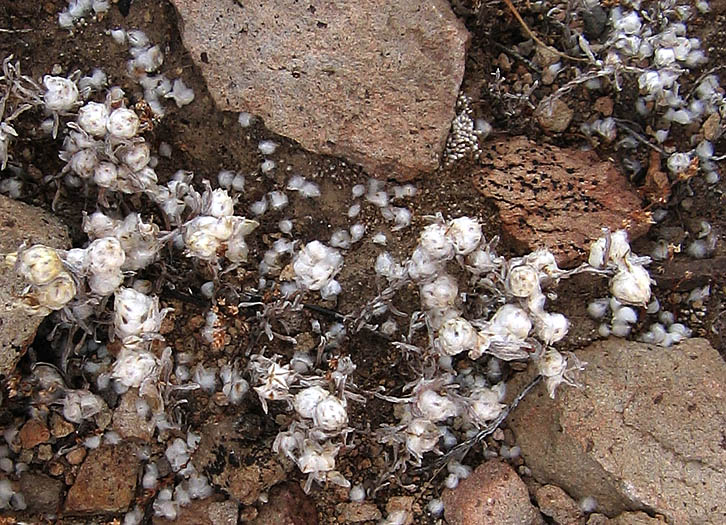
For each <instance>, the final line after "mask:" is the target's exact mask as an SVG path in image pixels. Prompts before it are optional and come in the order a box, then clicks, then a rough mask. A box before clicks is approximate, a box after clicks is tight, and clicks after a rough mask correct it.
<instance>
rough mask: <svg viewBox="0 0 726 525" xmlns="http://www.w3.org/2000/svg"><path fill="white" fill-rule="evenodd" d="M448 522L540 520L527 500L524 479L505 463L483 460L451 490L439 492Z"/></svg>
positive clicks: (476, 524)
mask: <svg viewBox="0 0 726 525" xmlns="http://www.w3.org/2000/svg"><path fill="white" fill-rule="evenodd" d="M442 499H443V501H444V516H445V517H446V521H447V523H449V525H534V524H540V523H544V521H543V520H542V516H541V515H540V513H539V512H538V511H537V509H536V508H535V507H534V506H533V505H532V503H531V502H530V501H529V492H528V491H527V487H526V486H525V484H524V482H523V481H522V480H521V479H520V478H519V476H518V475H517V473H516V472H515V471H514V470H513V469H512V467H510V466H509V465H508V464H506V463H503V462H501V461H497V460H490V461H487V462H486V463H483V464H482V465H480V466H479V467H477V469H476V470H475V471H474V472H473V473H472V474H471V476H469V477H468V478H467V479H465V480H463V481H461V482H460V483H459V486H458V487H456V489H454V490H449V489H446V490H444V494H443V495H442Z"/></svg>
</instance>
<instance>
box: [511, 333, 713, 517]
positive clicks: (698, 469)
mask: <svg viewBox="0 0 726 525" xmlns="http://www.w3.org/2000/svg"><path fill="white" fill-rule="evenodd" d="M577 355H578V357H579V358H580V359H581V360H582V361H585V362H587V363H588V365H587V367H586V368H585V370H584V372H582V373H581V374H580V377H579V381H580V382H581V383H582V385H583V388H581V389H577V388H562V389H560V390H558V393H557V398H556V399H555V400H552V399H550V398H549V396H548V395H547V392H546V390H545V389H544V388H542V385H539V386H538V387H537V388H535V389H534V390H533V391H532V392H531V393H530V394H529V395H528V396H527V397H526V398H525V399H524V401H523V402H522V403H521V404H520V405H519V407H517V410H515V411H514V413H513V415H512V416H510V422H509V424H510V427H511V428H512V429H513V430H514V432H515V434H516V437H517V443H518V444H519V446H520V447H521V449H522V455H523V457H524V459H525V461H526V463H527V466H528V467H529V468H530V469H531V470H532V473H533V475H534V477H535V478H536V479H537V480H538V481H539V482H540V483H552V484H555V485H558V486H560V487H562V488H563V489H564V490H565V491H566V492H567V493H568V494H570V495H572V496H573V497H574V498H576V499H580V498H583V497H586V496H592V497H594V498H595V499H596V500H597V502H598V509H599V510H600V511H602V512H604V513H605V514H608V515H611V516H612V515H617V514H619V513H621V512H624V511H631V510H648V512H649V513H653V512H654V513H657V514H661V515H663V516H664V517H665V519H666V521H667V522H668V523H699V524H714V525H715V524H722V523H726V448H724V446H723V443H724V430H723V429H724V423H725V422H726V403H725V401H726V364H724V361H723V359H722V358H721V356H720V355H719V354H718V352H717V351H716V350H714V349H713V348H712V347H711V346H710V345H709V343H708V341H706V340H705V339H688V340H686V341H684V342H682V343H681V344H679V345H678V346H676V347H673V348H669V349H667V350H664V349H663V348H660V347H656V346H649V345H645V344H642V343H636V342H631V341H624V340H622V339H609V340H606V341H600V342H597V343H595V344H593V345H591V346H589V347H588V348H586V349H585V350H582V351H579V352H578V353H577ZM525 375H526V374H521V376H525ZM522 381H526V378H522V379H519V378H515V379H514V380H513V381H512V382H511V384H510V387H511V389H510V391H511V392H517V391H519V388H520V387H521V385H520V384H519V383H520V382H522Z"/></svg>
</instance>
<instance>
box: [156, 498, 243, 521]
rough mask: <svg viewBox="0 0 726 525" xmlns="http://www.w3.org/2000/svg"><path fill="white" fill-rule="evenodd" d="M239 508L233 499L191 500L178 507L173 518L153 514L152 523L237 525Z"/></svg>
mask: <svg viewBox="0 0 726 525" xmlns="http://www.w3.org/2000/svg"><path fill="white" fill-rule="evenodd" d="M238 514H239V509H238V507H237V503H235V502H234V501H229V500H227V501H215V500H214V498H207V499H204V500H193V501H192V502H191V503H190V504H189V505H187V506H186V507H180V508H179V513H178V515H177V518H176V519H175V520H168V519H166V518H163V517H161V516H154V518H153V519H152V521H151V522H152V523H153V525H165V524H174V525H237V516H238Z"/></svg>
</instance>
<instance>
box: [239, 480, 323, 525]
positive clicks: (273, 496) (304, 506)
mask: <svg viewBox="0 0 726 525" xmlns="http://www.w3.org/2000/svg"><path fill="white" fill-rule="evenodd" d="M270 523H274V524H275V525H317V523H318V513H317V511H316V510H315V504H314V503H313V500H312V499H310V497H309V496H307V495H306V494H305V493H304V492H303V491H302V489H301V488H300V485H298V484H297V483H291V482H287V483H281V484H280V485H276V486H274V487H273V488H272V489H271V490H270V499H269V501H268V502H267V503H266V504H265V505H264V506H263V507H262V508H261V509H260V513H259V514H258V515H257V517H256V518H255V519H253V520H252V521H250V525H268V524H270Z"/></svg>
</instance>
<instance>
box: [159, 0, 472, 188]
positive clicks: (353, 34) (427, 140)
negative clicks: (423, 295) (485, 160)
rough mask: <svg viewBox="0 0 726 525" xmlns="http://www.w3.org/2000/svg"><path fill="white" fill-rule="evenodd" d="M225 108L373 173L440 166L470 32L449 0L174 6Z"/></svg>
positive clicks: (228, 0) (191, 1)
mask: <svg viewBox="0 0 726 525" xmlns="http://www.w3.org/2000/svg"><path fill="white" fill-rule="evenodd" d="M173 4H174V5H175V6H176V9H177V11H178V12H179V14H180V19H181V33H182V39H183V41H184V45H185V46H186V48H187V49H188V50H189V52H190V53H191V55H192V57H193V59H194V61H195V62H196V64H197V66H198V67H199V68H200V70H201V71H202V74H203V75H204V77H205V79H206V81H207V86H208V89H209V92H210V94H211V95H212V97H214V100H215V102H216V103H217V105H218V106H219V107H220V108H221V109H223V110H228V111H247V112H250V113H253V114H255V115H258V116H261V117H262V118H263V119H264V122H265V126H266V127H267V128H268V129H270V130H272V131H274V132H275V133H279V134H280V135H284V136H286V137H289V138H291V139H293V140H295V141H297V142H299V143H300V145H302V146H303V147H304V148H306V149H308V150H311V151H314V152H318V153H323V154H328V155H335V156H339V157H343V158H345V159H347V160H349V161H352V162H354V163H357V164H360V165H361V166H363V168H365V169H366V171H368V172H369V173H370V174H372V175H376V176H383V177H388V176H396V177H398V178H400V179H408V178H412V177H415V176H417V175H419V174H422V173H426V172H431V171H433V170H435V169H436V168H437V167H438V164H439V156H440V154H441V152H442V151H443V148H444V144H445V141H446V137H447V134H448V132H449V129H450V126H451V121H452V120H453V118H454V117H455V114H454V107H455V103H456V97H457V94H458V90H459V86H460V85H461V81H462V78H463V75H464V63H465V55H466V47H467V44H468V41H469V33H468V32H467V30H466V29H465V27H464V24H463V23H462V22H461V21H459V20H458V19H457V18H456V16H455V15H454V13H453V12H452V10H451V7H450V5H449V3H448V2H447V1H445V0H425V1H424V0H391V1H388V2H376V1H373V0H356V1H352V0H345V1H341V2H327V1H320V0H311V1H309V2H297V1H295V0H279V1H275V2H236V1H235V0H214V1H212V0H173Z"/></svg>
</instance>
